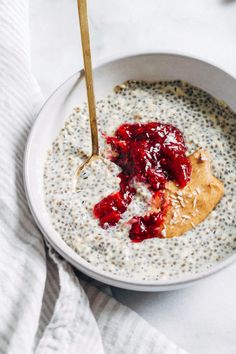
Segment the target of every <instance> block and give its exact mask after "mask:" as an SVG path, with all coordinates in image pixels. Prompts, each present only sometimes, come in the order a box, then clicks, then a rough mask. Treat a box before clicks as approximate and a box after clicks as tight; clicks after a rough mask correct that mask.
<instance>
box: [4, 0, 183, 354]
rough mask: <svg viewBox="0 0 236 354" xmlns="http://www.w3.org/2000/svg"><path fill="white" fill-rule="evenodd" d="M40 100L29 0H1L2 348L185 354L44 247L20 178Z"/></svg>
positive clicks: (14, 352) (41, 352)
mask: <svg viewBox="0 0 236 354" xmlns="http://www.w3.org/2000/svg"><path fill="white" fill-rule="evenodd" d="M41 104H42V97H41V95H40V90H39V88H38V86H37V83H36V81H35V79H34V77H33V75H32V73H31V69H30V57H29V38H28V1H27V0H0V120H1V124H0V144H1V145H0V146H1V149H0V164H1V169H0V230H1V244H0V353H2V354H3V353H4V354H6V353H9V354H19V353H24V354H28V353H37V354H48V353H62V354H67V353H70V354H72V353H78V354H80V353H81V354H87V353H88V354H93V353H94V354H95V353H96V354H105V353H109V354H110V353H114V354H116V353H117V354H122V353H124V354H125V353H127V354H134V353H135V354H138V353H139V354H151V353H155V354H159V353H160V354H177V353H179V354H184V353H186V352H184V351H183V350H181V349H179V348H178V347H177V346H176V345H175V344H173V343H172V342H171V341H169V340H168V339H167V338H166V337H165V336H164V335H162V334H160V333H159V332H158V331H157V330H155V329H154V328H152V327H151V326H149V325H148V323H147V322H145V321H144V320H143V319H142V318H140V317H139V316H138V315H137V314H135V313H134V312H133V311H131V310H129V309H128V308H127V307H125V306H123V305H121V304H120V303H118V302H117V301H115V300H114V299H113V298H112V297H110V296H109V295H107V294H106V293H105V292H104V290H106V289H107V287H105V286H103V285H101V284H98V283H96V282H93V283H94V285H92V284H91V282H90V281H80V280H79V279H78V276H76V275H75V273H74V271H73V269H72V267H71V266H70V265H69V264H68V263H66V262H65V261H63V260H62V259H61V258H60V257H59V256H57V255H56V254H55V253H53V252H52V251H49V252H47V251H45V247H44V243H43V239H42V235H41V234H40V232H39V230H38V229H37V227H36V226H35V223H34V221H33V219H32V216H31V214H30V212H29V209H28V206H27V203H26V199H25V194H24V187H23V180H22V167H23V166H22V164H23V153H24V147H25V142H26V139H27V135H28V133H29V129H30V126H31V124H32V121H33V119H34V117H35V114H36V112H37V111H38V109H39V107H40V105H41ZM99 287H100V289H99ZM157 316H158V314H157Z"/></svg>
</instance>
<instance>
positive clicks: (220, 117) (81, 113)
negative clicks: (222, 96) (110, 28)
mask: <svg viewBox="0 0 236 354" xmlns="http://www.w3.org/2000/svg"><path fill="white" fill-rule="evenodd" d="M97 119H98V129H99V139H100V141H99V143H100V154H101V157H102V159H99V160H95V161H94V162H92V163H91V165H89V166H88V167H87V168H86V169H84V170H83V172H82V173H81V174H80V176H79V178H78V181H77V185H76V188H74V186H73V181H74V174H75V171H76V169H77V167H78V166H80V165H81V164H82V163H83V162H84V161H85V160H86V159H87V157H88V156H89V155H90V151H91V141H90V128H89V120H88V110H87V105H86V104H84V105H83V106H81V107H78V108H76V109H74V111H73V113H72V114H71V116H70V117H69V118H68V120H67V121H66V123H65V126H64V128H63V129H61V131H60V132H59V135H58V137H57V138H56V139H55V141H54V142H53V144H52V147H51V149H50V151H48V155H47V159H46V162H45V171H44V189H45V202H46V205H47V208H48V210H49V213H50V215H51V218H52V223H53V226H54V228H55V230H56V231H57V232H58V234H59V235H58V237H62V239H63V240H64V241H65V242H66V243H67V244H68V245H69V246H70V247H71V248H72V249H73V250H74V251H75V252H77V253H78V254H79V255H80V256H81V257H82V258H84V259H85V260H86V261H87V262H89V263H91V264H92V265H94V266H96V267H98V268H100V269H102V270H105V271H109V272H111V273H112V274H116V275H119V276H123V277H126V278H134V279H137V280H159V279H161V280H164V279H171V278H180V277H181V278H183V277H186V276H188V275H192V274H196V273H199V272H202V271H204V270H206V269H208V268H210V267H212V266H213V265H215V264H216V263H217V262H220V261H222V260H223V259H225V258H227V257H228V256H229V255H231V254H233V253H234V252H235V250H236V232H235V213H236V200H235V192H236V183H235V182H236V176H235V166H236V144H235V138H236V114H235V113H234V112H232V110H231V109H230V108H229V107H228V106H227V105H226V104H225V103H223V102H220V101H218V100H216V99H215V98H213V97H212V96H210V95H209V94H208V93H206V92H204V91H202V90H200V89H198V88H196V87H193V86H191V85H190V84H188V83H186V82H183V81H168V82H152V83H150V82H144V81H134V80H133V81H128V82H127V83H125V84H123V85H120V86H119V87H117V88H116V89H115V90H114V92H112V93H111V94H109V95H108V96H107V97H106V98H104V99H102V100H100V101H98V102H97ZM155 121H158V122H161V123H170V124H172V125H174V126H175V127H177V128H179V129H180V130H181V131H182V132H183V134H184V137H185V142H186V145H187V147H188V154H191V153H193V152H194V151H195V150H197V149H198V148H203V149H204V150H207V151H209V153H210V154H211V156H212V167H213V174H214V175H215V176H216V177H217V178H219V179H220V180H221V181H222V182H223V184H224V188H225V195H224V197H223V198H222V200H221V201H220V203H219V204H218V205H217V207H216V208H215V209H214V210H213V211H212V212H211V214H210V215H209V216H208V217H207V218H206V219H205V220H204V221H203V222H202V223H201V224H199V225H198V226H197V227H196V228H193V229H192V230H190V231H188V232H187V233H185V234H184V235H182V236H181V237H173V238H161V239H160V238H151V239H147V240H144V241H143V242H140V243H133V242H132V241H131V240H130V238H129V237H128V235H129V230H130V224H129V223H128V220H130V219H131V218H132V217H133V216H135V215H145V214H146V213H147V212H148V211H150V208H151V207H150V197H151V193H150V191H149V189H148V188H147V187H146V186H145V185H144V184H142V183H138V182H136V184H135V188H136V191H137V193H136V194H135V196H134V197H133V201H132V203H131V204H130V205H129V206H128V208H127V210H126V211H125V212H124V214H122V218H121V220H120V221H119V222H118V223H117V224H116V225H115V226H114V227H110V228H107V229H103V228H101V227H100V226H99V220H98V219H96V218H95V217H94V215H93V207H94V205H95V204H96V203H98V202H99V201H101V200H102V199H103V198H104V197H106V196H107V195H109V194H110V193H112V192H114V191H118V190H119V182H120V180H119V178H118V177H117V175H118V173H119V172H120V170H119V167H118V166H117V165H115V164H114V163H113V162H111V161H110V160H109V149H108V146H107V144H106V141H105V139H104V137H103V134H106V135H109V136H111V135H113V134H114V132H115V131H116V129H117V128H118V127H119V126H120V125H122V124H124V123H134V122H140V123H147V122H155Z"/></svg>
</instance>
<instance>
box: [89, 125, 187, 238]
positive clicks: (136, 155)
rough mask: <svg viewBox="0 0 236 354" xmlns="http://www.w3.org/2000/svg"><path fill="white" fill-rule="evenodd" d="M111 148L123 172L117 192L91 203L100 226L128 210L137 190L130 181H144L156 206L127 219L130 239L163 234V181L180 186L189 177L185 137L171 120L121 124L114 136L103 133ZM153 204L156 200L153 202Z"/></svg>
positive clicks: (112, 221) (112, 223) (164, 211)
mask: <svg viewBox="0 0 236 354" xmlns="http://www.w3.org/2000/svg"><path fill="white" fill-rule="evenodd" d="M106 141H107V143H108V144H110V146H111V149H112V154H113V155H112V158H111V160H112V161H113V162H114V163H115V164H117V165H118V166H119V167H120V168H121V170H122V172H121V173H120V174H119V175H118V177H119V178H120V190H119V192H115V193H112V194H110V195H108V196H107V197H106V198H104V199H103V200H101V201H100V202H99V203H97V204H96V205H95V206H94V215H95V217H96V218H98V219H99V222H100V225H101V226H102V227H103V228H108V227H111V226H114V225H116V224H117V223H118V221H119V220H120V218H121V215H122V214H123V213H124V212H125V211H126V210H127V207H128V205H129V204H130V203H131V202H132V199H133V196H134V195H135V193H136V190H135V188H134V187H133V181H134V180H136V181H137V182H142V183H145V184H146V185H147V186H148V188H149V189H150V190H151V191H152V193H153V199H155V200H158V201H159V202H158V204H159V208H155V209H154V211H153V212H152V213H149V214H147V215H145V216H136V217H134V218H133V219H132V220H130V223H131V228H130V232H129V236H130V239H131V240H132V241H133V242H140V241H143V240H145V239H147V238H152V237H159V238H162V237H163V235H162V230H163V224H164V220H165V216H166V213H167V209H168V207H169V202H168V201H167V200H165V196H164V190H165V184H166V182H168V181H169V180H172V181H175V183H176V184H178V186H179V187H181V188H183V187H185V186H186V184H187V183H188V181H189V180H190V175H191V164H190V162H189V159H188V158H187V157H186V151H187V148H186V145H185V142H184V137H183V135H182V133H181V132H180V130H179V129H177V128H175V127H174V126H172V125H171V124H163V123H158V122H152V123H146V124H142V123H134V124H128V123H127V124H123V125H121V126H120V127H119V128H118V129H117V130H116V132H115V136H113V137H109V136H108V137H106ZM155 205H157V203H156V202H155Z"/></svg>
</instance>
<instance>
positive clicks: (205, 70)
mask: <svg viewBox="0 0 236 354" xmlns="http://www.w3.org/2000/svg"><path fill="white" fill-rule="evenodd" d="M128 79H136V80H147V81H158V80H177V79H181V80H185V81H188V82H189V83H191V84H193V85H195V86H197V87H199V88H201V89H203V90H205V91H207V92H208V93H210V94H212V95H213V96H214V97H216V98H219V99H222V100H224V101H225V102H226V103H227V104H228V105H229V106H230V107H231V108H232V109H233V110H234V111H236V80H235V79H234V78H233V77H231V76H230V75H228V74H227V73H226V72H224V71H223V70H221V69H219V68H218V67H216V66H214V65H212V64H209V63H207V62H205V61H203V60H200V59H198V58H193V57H189V56H185V55H180V54H176V53H148V54H137V55H129V56H123V57H120V58H115V59H112V60H109V61H104V62H103V63H102V64H100V65H99V66H97V67H96V68H95V69H94V81H95V92H96V98H97V99H100V98H102V97H105V96H106V95H107V94H108V93H109V92H111V90H112V88H113V87H114V86H115V85H117V84H119V83H122V82H124V81H126V80H128ZM85 100H86V93H85V83H84V76H83V72H82V71H80V72H78V73H75V74H74V75H73V76H71V77H70V78H69V79H68V80H67V81H66V82H64V83H63V84H62V85H61V86H60V87H59V88H58V89H57V90H56V91H55V92H54V93H53V95H52V96H51V97H50V98H49V99H48V100H47V102H46V103H45V105H44V106H43V108H42V110H41V111H40V113H39V115H38V117H37V119H36V121H35V123H34V125H33V128H32V130H31V133H30V136H29V139H28V142H27V147H26V153H25V162H24V180H25V189H26V194H27V198H28V202H29V205H30V208H31V211H32V213H33V216H34V218H35V220H36V222H37V224H38V226H39V228H40V229H41V231H42V233H43V235H44V236H45V237H46V239H47V240H48V241H49V242H50V244H51V245H52V246H53V247H54V248H55V249H56V250H57V251H58V253H60V254H61V256H62V257H64V258H65V259H66V260H67V261H68V262H70V263H71V264H72V265H73V266H74V267H76V268H77V269H79V270H80V271H82V272H83V273H85V274H87V275H88V276H91V277H92V278H95V279H97V280H99V281H102V282H104V283H107V284H110V285H114V286H117V287H121V288H125V289H132V290H140V291H162V290H171V289H177V288H180V287H183V286H186V285H188V284H191V283H193V282H196V281H199V280H201V279H203V278H205V277H207V276H209V275H210V274H213V273H215V272H217V271H218V270H220V269H222V268H224V267H226V266H228V265H229V264H230V263H232V262H233V261H234V260H236V254H235V255H231V256H230V257H228V258H227V259H225V260H223V261H222V262H220V263H218V264H216V265H215V266H213V267H212V268H211V269H208V270H207V271H205V272H202V273H199V274H193V275H192V276H190V277H189V276H188V278H183V279H170V280H164V281H163V280H162V281H158V280H153V281H135V280H133V279H127V278H121V277H118V276H115V275H113V274H111V273H108V272H105V271H102V270H99V269H98V268H97V267H95V266H93V265H91V264H89V263H88V262H86V261H85V260H84V259H83V258H81V257H80V256H79V255H78V254H76V253H75V252H74V251H73V250H72V249H71V248H70V247H68V246H67V244H66V243H65V242H64V241H63V240H62V239H61V237H60V235H59V234H58V233H57V232H56V231H55V230H54V228H53V226H52V222H51V219H50V215H49V213H48V211H47V209H46V205H45V203H44V191H43V169H44V161H45V157H46V153H47V150H48V149H49V147H50V146H51V144H52V142H53V140H54V139H55V138H56V136H57V134H58V132H59V130H60V129H61V128H62V127H63V126H64V122H65V119H66V118H67V117H68V116H69V115H70V113H71V112H72V109H73V108H74V107H76V106H78V105H80V104H81V103H82V102H84V101H85Z"/></svg>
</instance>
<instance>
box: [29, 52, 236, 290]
mask: <svg viewBox="0 0 236 354" xmlns="http://www.w3.org/2000/svg"><path fill="white" fill-rule="evenodd" d="M147 55H148V56H152V55H153V56H156V55H168V56H178V57H182V58H185V59H190V60H196V61H200V62H203V63H204V64H208V65H210V66H211V67H214V68H215V69H217V70H220V71H222V72H223V73H224V74H226V75H228V76H229V77H231V78H232V79H234V80H236V78H235V77H234V76H233V75H232V74H231V73H229V72H227V70H225V69H224V68H223V67H222V66H219V65H218V64H216V63H214V62H212V61H209V60H206V59H205V58H203V57H199V56H196V55H194V54H191V53H189V52H188V53H185V52H180V51H175V50H169V51H166V50H164V51H163V50H158V49H156V50H150V51H126V52H122V53H121V54H119V55H111V56H106V57H104V58H102V59H100V60H98V61H96V64H95V65H94V67H93V68H94V69H97V68H99V67H102V66H105V65H107V64H109V63H112V62H115V61H119V60H123V59H128V58H132V57H133V58H134V57H139V56H147ZM82 71H83V68H81V69H80V70H78V71H76V72H74V73H73V74H72V75H71V76H69V77H68V78H67V79H66V80H65V81H63V82H62V83H61V84H60V85H59V86H58V87H57V88H56V89H55V90H54V91H53V92H52V93H51V94H50V95H49V97H48V98H47V99H46V100H45V102H44V103H43V105H42V107H41V108H40V110H39V112H38V114H37V116H36V118H35V120H34V122H33V124H32V126H31V129H30V133H29V135H28V138H27V142H26V146H25V153H24V161H23V181H24V188H25V194H26V199H27V202H28V205H29V208H30V211H31V213H32V215H33V218H34V220H35V221H36V224H37V226H38V228H39V230H40V231H41V232H42V234H43V236H44V237H45V239H46V240H47V241H48V242H49V244H51V245H52V247H53V248H54V249H55V250H56V251H57V252H58V253H59V254H60V255H61V256H62V257H63V258H64V259H66V260H67V261H68V262H69V263H70V264H72V265H73V266H74V267H75V268H77V269H78V270H80V271H82V272H83V273H85V274H86V275H88V276H90V277H92V278H94V279H96V280H98V281H101V282H104V283H106V284H109V285H113V286H117V287H120V288H123V289H130V290H139V291H160V290H170V289H171V288H177V287H181V286H186V285H188V284H189V285H190V284H192V283H195V282H197V281H199V280H202V279H205V278H207V277H208V276H210V275H213V274H215V273H217V272H219V271H220V270H222V269H224V268H226V267H228V266H229V265H231V264H232V263H234V262H235V261H236V253H235V254H232V255H230V256H228V257H227V258H225V259H224V260H222V261H220V262H219V263H217V264H215V265H214V266H212V267H211V268H208V269H206V270H204V271H202V272H199V273H196V274H194V275H190V276H187V277H185V278H184V279H181V278H173V279H166V280H140V279H134V278H127V277H123V276H117V275H113V274H112V273H110V272H107V271H104V270H102V269H97V268H96V267H95V266H93V265H92V264H90V263H89V262H87V261H86V260H85V259H83V258H82V257H81V256H80V255H78V254H77V253H76V252H75V251H74V250H72V249H71V248H70V247H69V246H68V245H67V244H66V243H65V242H64V241H63V242H64V244H65V247H64V248H65V249H62V248H61V247H60V246H59V245H57V243H56V242H55V241H54V240H53V238H52V237H51V236H50V235H49V234H48V233H47V231H46V229H45V227H44V225H42V223H41V222H40V221H39V219H38V216H37V210H35V208H34V206H33V202H32V199H31V195H30V182H29V178H28V177H29V176H28V172H27V171H28V169H29V154H30V148H31V143H32V137H33V134H34V131H35V130H36V129H37V122H38V120H39V119H40V115H41V112H42V111H43V110H44V107H45V106H46V105H47V104H48V102H49V101H50V100H51V98H52V97H53V96H54V95H55V94H56V93H57V91H59V90H60V89H61V88H62V87H63V86H64V85H65V84H66V83H68V82H69V81H70V80H71V79H72V78H73V77H74V76H78V75H81V72H82ZM69 249H70V250H72V254H75V256H76V258H79V259H80V262H78V261H76V260H75V259H73V257H72V256H71V255H69V254H68V253H67V250H69ZM70 253H71V252H70Z"/></svg>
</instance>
